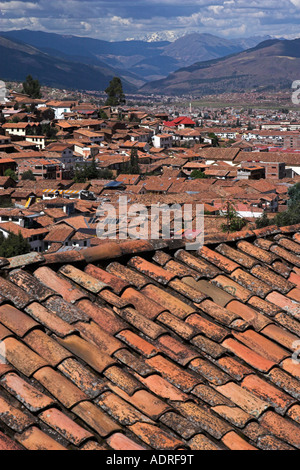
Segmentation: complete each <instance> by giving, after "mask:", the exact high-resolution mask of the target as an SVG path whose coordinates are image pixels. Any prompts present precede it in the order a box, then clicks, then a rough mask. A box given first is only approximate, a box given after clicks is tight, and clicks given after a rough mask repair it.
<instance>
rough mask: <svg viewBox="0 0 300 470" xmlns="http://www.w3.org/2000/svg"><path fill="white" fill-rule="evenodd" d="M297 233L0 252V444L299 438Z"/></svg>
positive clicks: (131, 444)
mask: <svg viewBox="0 0 300 470" xmlns="http://www.w3.org/2000/svg"><path fill="white" fill-rule="evenodd" d="M299 234H300V224H299V225H296V226H290V227H282V228H281V229H280V228H278V227H267V228H266V229H259V230H254V231H253V230H248V231H247V230H245V231H242V232H236V233H233V234H225V233H222V232H221V233H210V232H209V231H208V232H206V234H205V244H204V246H203V247H202V248H201V249H199V250H198V251H192V252H191V251H188V250H186V249H185V244H184V242H183V241H181V240H177V241H176V240H163V241H162V240H149V241H146V240H129V241H125V242H120V243H117V242H116V241H110V240H108V241H107V242H105V243H102V244H99V245H97V246H94V247H92V248H87V249H84V250H79V251H76V250H75V251H73V250H71V251H65V252H54V253H48V254H47V253H46V254H45V253H44V254H42V255H41V254H38V253H31V254H27V255H23V256H18V257H15V258H11V259H8V260H5V259H1V260H0V291H1V298H0V341H2V344H3V345H4V346H5V351H6V355H5V360H6V363H0V384H1V387H0V388H1V390H0V428H1V429H0V449H11V450H13V449H22V450H41V449H44V450H52V449H57V450H62V449H67V450H84V449H90V450H92V449H95V450H96V449H99V450H100V449H101V450H113V451H116V450H141V449H145V450H150V451H152V452H153V451H154V450H155V451H164V450H168V451H170V450H173V451H178V450H179V449H185V450H186V451H189V452H191V453H193V451H196V450H204V449H211V450H217V449H222V450H242V449H245V450H252V449H259V450H297V449H299V448H300V440H299V436H300V433H299V429H300V428H299V408H300V403H299V400H300V396H299V380H300V373H299V370H298V368H299V363H298V362H297V361H295V362H293V361H294V360H295V358H296V359H297V357H296V356H297V348H296V345H297V344H298V341H299V336H300V327H299V320H300V289H299V287H300V261H299V254H300V235H299ZM16 268H17V269H16ZM295 348H296V349H295Z"/></svg>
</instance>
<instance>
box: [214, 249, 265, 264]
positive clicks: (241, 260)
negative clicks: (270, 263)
mask: <svg viewBox="0 0 300 470" xmlns="http://www.w3.org/2000/svg"><path fill="white" fill-rule="evenodd" d="M216 251H218V253H221V254H222V255H223V256H226V258H229V259H231V260H232V261H235V262H236V263H238V265H241V266H243V267H244V268H247V269H250V268H252V267H253V266H254V265H255V264H257V260H256V259H255V258H252V257H251V256H249V255H247V254H246V253H243V252H242V251H240V250H235V249H234V248H232V247H231V246H229V245H226V244H225V243H221V244H220V245H219V246H217V247H216Z"/></svg>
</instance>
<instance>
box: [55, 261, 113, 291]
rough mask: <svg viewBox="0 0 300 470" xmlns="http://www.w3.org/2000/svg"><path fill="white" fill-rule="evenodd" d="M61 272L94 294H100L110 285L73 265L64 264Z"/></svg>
mask: <svg viewBox="0 0 300 470" xmlns="http://www.w3.org/2000/svg"><path fill="white" fill-rule="evenodd" d="M59 272H60V273H61V274H63V275H64V276H66V277H67V278H69V279H71V280H72V281H73V282H75V283H76V284H78V285H80V286H81V287H83V288H84V289H86V290H88V291H90V292H92V293H93V294H98V293H99V292H100V291H101V290H102V289H105V288H107V287H109V286H108V284H106V283H104V282H102V281H99V280H98V279H96V278H94V277H93V276H90V275H89V274H87V273H85V272H83V271H81V270H80V269H78V268H75V267H74V266H72V265H66V266H63V267H62V268H61V269H60V270H59Z"/></svg>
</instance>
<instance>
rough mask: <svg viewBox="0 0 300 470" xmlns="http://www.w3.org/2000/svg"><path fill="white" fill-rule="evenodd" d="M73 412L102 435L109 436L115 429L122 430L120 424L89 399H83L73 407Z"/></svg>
mask: <svg viewBox="0 0 300 470" xmlns="http://www.w3.org/2000/svg"><path fill="white" fill-rule="evenodd" d="M72 412H73V413H75V414H76V415H77V416H79V417H80V418H81V419H82V420H83V421H84V422H85V423H87V424H88V425H89V426H90V427H91V428H92V429H93V430H94V431H96V432H97V433H98V434H99V435H100V436H101V437H105V436H108V435H109V434H111V433H112V432H114V431H120V430H121V428H120V426H119V425H118V424H117V423H116V422H115V421H113V420H112V419H111V418H110V417H109V416H108V415H107V414H105V413H104V412H103V411H102V410H101V409H100V408H99V407H98V406H96V405H94V404H93V403H90V402H88V401H82V402H81V403H79V404H78V405H76V406H74V407H73V408H72Z"/></svg>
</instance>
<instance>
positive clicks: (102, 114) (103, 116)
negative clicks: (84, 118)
mask: <svg viewBox="0 0 300 470" xmlns="http://www.w3.org/2000/svg"><path fill="white" fill-rule="evenodd" d="M98 118H99V119H104V120H105V119H108V116H107V114H106V112H105V111H104V110H103V109H101V108H100V109H99V111H98Z"/></svg>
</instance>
